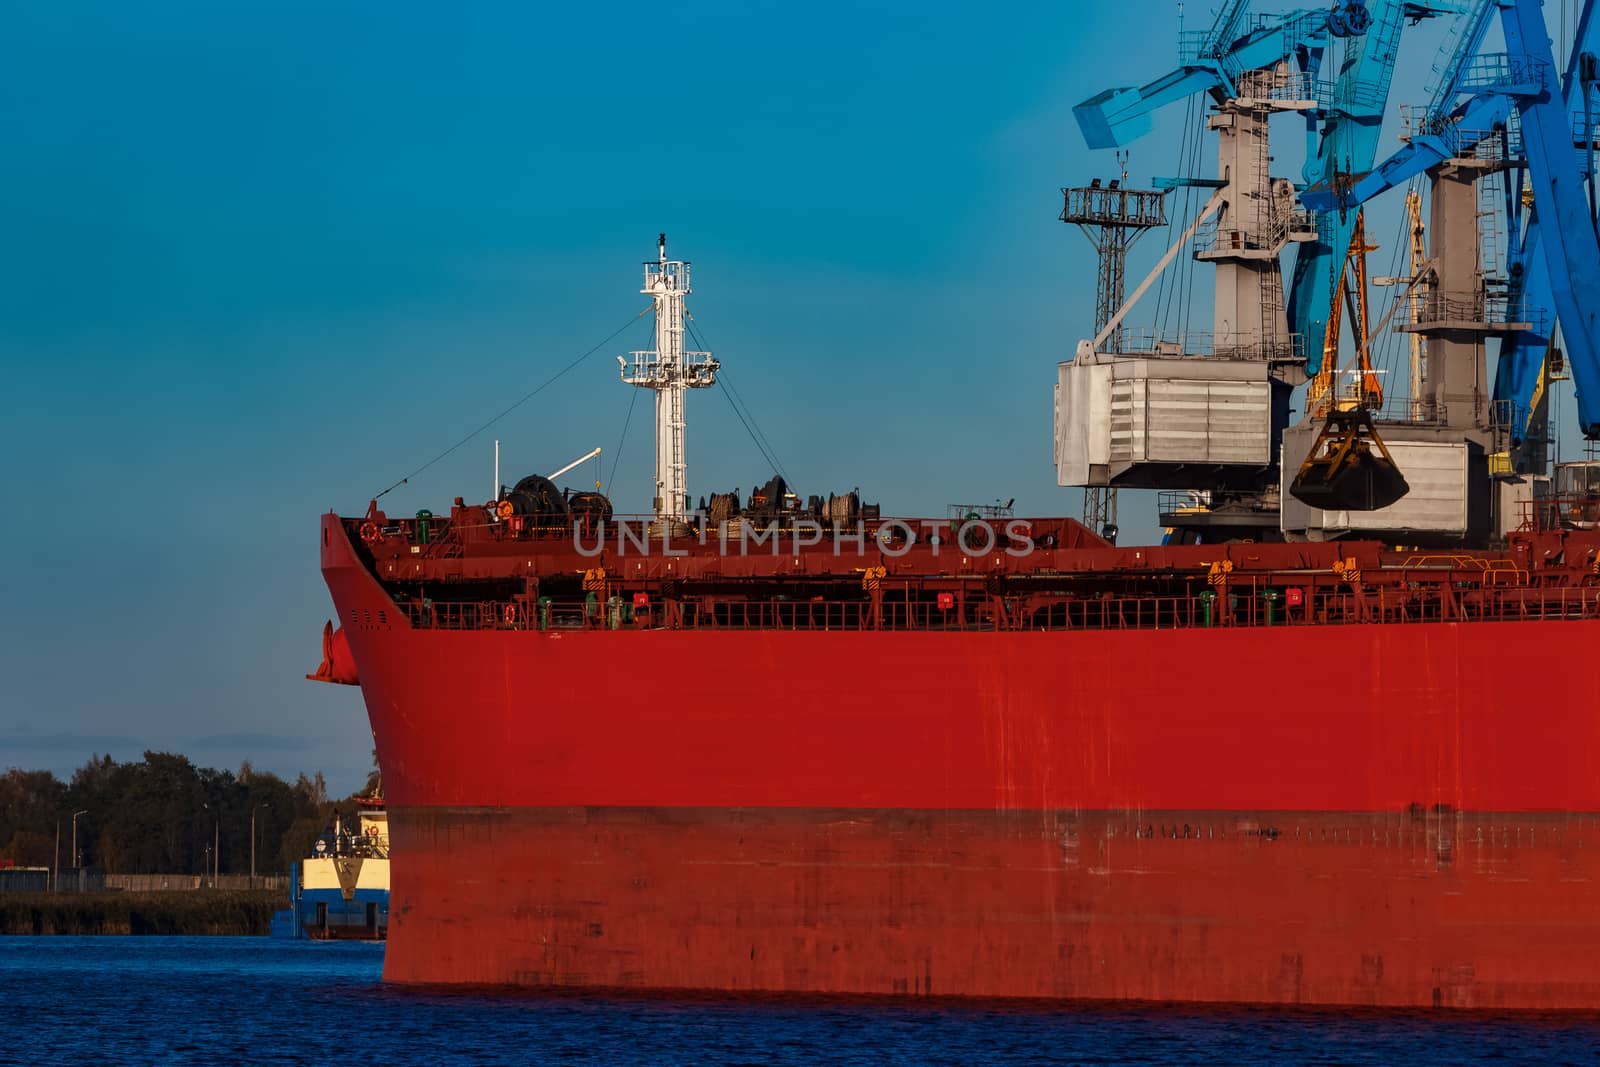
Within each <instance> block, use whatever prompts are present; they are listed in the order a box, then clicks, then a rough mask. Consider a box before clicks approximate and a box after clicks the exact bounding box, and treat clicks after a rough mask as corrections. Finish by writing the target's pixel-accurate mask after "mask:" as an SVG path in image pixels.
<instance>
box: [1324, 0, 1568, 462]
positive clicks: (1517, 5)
mask: <svg viewBox="0 0 1600 1067" xmlns="http://www.w3.org/2000/svg"><path fill="white" fill-rule="evenodd" d="M1495 15H1498V16H1499V20H1500V26H1501V32H1502V34H1503V35H1504V37H1505V46H1506V51H1505V52H1504V53H1501V54H1490V53H1481V52H1480V51H1479V49H1480V48H1481V46H1482V42H1483V37H1484V31H1485V30H1486V29H1487V27H1488V24H1489V21H1490V20H1491V18H1492V17H1493V16H1495ZM1475 21H1476V25H1475V27H1474V31H1473V33H1471V34H1470V35H1468V41H1469V44H1470V49H1468V50H1465V51H1464V52H1463V54H1462V55H1461V56H1460V59H1459V62H1458V64H1457V68H1456V70H1455V71H1454V72H1453V73H1454V77H1453V79H1452V81H1451V83H1450V86H1449V89H1450V91H1451V95H1450V96H1447V97H1446V101H1445V102H1446V103H1447V104H1448V103H1453V95H1456V94H1466V93H1470V94H1471V95H1469V96H1467V97H1466V99H1464V100H1462V101H1460V102H1459V103H1453V106H1450V107H1449V110H1443V109H1437V110H1434V111H1432V112H1430V113H1429V114H1428V115H1427V116H1426V117H1425V119H1424V120H1423V121H1421V122H1419V123H1417V124H1416V125H1415V127H1414V129H1413V132H1412V136H1411V137H1410V139H1409V142H1408V143H1407V145H1406V146H1405V147H1404V148H1402V149H1401V150H1400V151H1399V152H1397V153H1395V154H1394V155H1393V156H1392V157H1390V158H1389V159H1388V160H1386V161H1384V162H1383V163H1382V164H1380V165H1379V166H1378V167H1376V168H1375V169H1373V170H1372V171H1371V172H1369V173H1367V174H1365V175H1360V176H1358V177H1354V178H1352V179H1350V180H1348V181H1345V182H1342V183H1341V182H1335V183H1328V184H1324V185H1323V186H1321V187H1318V188H1313V189H1311V190H1308V191H1307V192H1306V193H1305V194H1303V195H1302V200H1303V202H1305V203H1306V205H1307V206H1308V207H1310V208H1311V209H1313V210H1323V211H1326V210H1332V209H1334V208H1335V207H1338V208H1343V209H1346V210H1348V209H1349V208H1351V207H1355V206H1358V205H1360V204H1362V203H1365V202H1366V201H1367V200H1370V199H1372V198H1373V197H1374V196H1377V195H1379V194H1380V193H1382V192H1384V191H1386V190H1388V189H1391V188H1395V187H1396V186H1398V185H1400V184H1402V183H1404V182H1406V181H1409V180H1410V179H1411V178H1412V177H1413V176H1415V175H1418V174H1422V173H1424V172H1427V171H1430V170H1432V169H1433V168H1435V167H1438V166H1440V165H1442V164H1445V163H1448V162H1449V161H1450V160H1452V159H1456V158H1460V157H1461V156H1462V155H1463V154H1464V153H1470V152H1472V151H1473V150H1475V148H1476V147H1477V145H1478V143H1479V141H1480V140H1481V138H1482V137H1483V135H1484V134H1486V133H1488V132H1490V131H1498V132H1501V133H1502V134H1503V133H1504V131H1506V130H1507V127H1508V125H1509V124H1510V123H1511V122H1512V120H1513V118H1514V119H1515V120H1516V122H1517V126H1518V128H1519V129H1520V133H1521V140H1522V148H1521V152H1520V158H1519V159H1517V160H1516V161H1515V163H1516V164H1517V167H1516V170H1515V171H1514V173H1517V172H1520V174H1521V177H1522V178H1523V180H1524V181H1525V182H1526V185H1527V187H1528V188H1529V189H1530V190H1531V193H1532V197H1531V204H1529V205H1528V207H1527V212H1526V216H1525V218H1524V217H1521V214H1522V213H1521V207H1522V203H1523V197H1522V195H1521V190H1522V186H1523V182H1522V181H1516V182H1511V183H1508V189H1509V190H1510V194H1511V195H1509V196H1508V198H1507V209H1508V213H1509V216H1510V218H1509V226H1508V229H1509V231H1510V232H1511V234H1512V236H1513V242H1514V243H1513V249H1512V254H1511V256H1510V259H1509V264H1510V292H1509V293H1508V300H1511V299H1515V300H1517V301H1518V302H1519V303H1520V304H1522V305H1523V306H1530V307H1538V306H1540V305H1541V304H1545V305H1546V306H1549V307H1552V308H1553V309H1554V311H1555V313H1556V316H1557V318H1558V320H1559V321H1560V323H1561V327H1562V331H1563V333H1564V334H1565V336H1566V339H1567V346H1568V351H1569V355H1570V364H1571V368H1570V369H1571V373H1572V377H1573V380H1574V382H1575V384H1576V387H1577V393H1578V416H1579V421H1580V425H1581V429H1582V431H1583V433H1584V435H1585V436H1586V437H1588V438H1590V439H1597V438H1600V307H1596V306H1595V305H1594V304H1593V303H1592V302H1587V301H1580V294H1583V295H1585V296H1587V295H1588V294H1592V293H1594V292H1597V291H1600V239H1597V238H1596V232H1595V222H1594V203H1595V194H1594V184H1595V181H1594V179H1595V166H1594V162H1595V161H1594V147H1593V146H1594V143H1595V137H1596V128H1595V121H1594V120H1595V114H1594V103H1595V95H1594V94H1595V84H1596V81H1597V80H1600V79H1597V69H1596V68H1597V66H1600V64H1597V60H1596V54H1597V52H1600V24H1597V23H1600V20H1597V19H1595V17H1594V0H1585V3H1584V6H1583V9H1582V13H1581V15H1580V17H1579V19H1578V32H1577V37H1576V39H1575V41H1574V44H1573V48H1572V54H1571V60H1570V62H1569V63H1568V66H1567V70H1566V74H1565V78H1564V80H1563V82H1562V84H1561V87H1560V89H1561V91H1560V93H1559V94H1557V93H1554V92H1552V91H1551V90H1552V85H1551V82H1552V80H1553V72H1554V70H1555V60H1554V55H1553V53H1552V50H1551V45H1550V38H1549V31H1548V29H1547V27H1546V26H1545V22H1544V14H1543V11H1542V4H1541V3H1540V2H1539V0H1483V2H1481V3H1480V4H1479V5H1478V8H1477V10H1476V12H1475ZM1575 114H1576V115H1577V116H1578V121H1579V122H1581V123H1582V125H1581V126H1580V127H1579V129H1580V130H1581V131H1583V132H1582V133H1580V134H1579V135H1578V136H1577V137H1575V136H1574V121H1573V119H1574V115H1575ZM1580 147H1582V148H1583V149H1584V153H1583V155H1582V156H1580V154H1579V151H1578V149H1579V148H1580ZM1519 332H1522V333H1528V334H1535V331H1519ZM1545 340H1546V338H1545V337H1543V336H1538V335H1537V334H1535V335H1534V336H1527V337H1519V338H1513V339H1511V340H1510V342H1509V343H1506V344H1503V346H1502V359H1501V366H1500V368H1499V374H1498V375H1497V380H1496V386H1495V395H1496V397H1497V399H1501V400H1504V401H1508V402H1510V403H1511V404H1512V405H1515V406H1516V408H1517V409H1518V410H1523V411H1525V410H1526V407H1527V404H1528V401H1529V400H1530V399H1531V397H1532V395H1533V392H1534V390H1535V388H1536V386H1537V383H1538V379H1539V367H1540V365H1541V364H1542V362H1543V353H1544V343H1545Z"/></svg>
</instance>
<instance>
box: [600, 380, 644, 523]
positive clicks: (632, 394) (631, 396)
mask: <svg viewBox="0 0 1600 1067" xmlns="http://www.w3.org/2000/svg"><path fill="white" fill-rule="evenodd" d="M638 399H639V390H637V389H629V390H628V414H627V415H625V416H624V417H623V419H622V436H621V437H620V438H619V439H618V440H617V451H616V454H615V455H613V456H612V457H611V476H610V477H609V478H607V479H606V489H605V495H606V496H608V497H609V496H610V495H611V483H612V482H614V481H616V480H617V464H619V463H621V462H622V446H623V445H625V444H627V443H628V423H630V422H632V421H633V405H634V402H635V401H637V400H638Z"/></svg>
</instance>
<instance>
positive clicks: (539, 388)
mask: <svg viewBox="0 0 1600 1067" xmlns="http://www.w3.org/2000/svg"><path fill="white" fill-rule="evenodd" d="M654 310H655V304H653V303H652V304H651V305H650V306H649V307H646V308H645V309H644V310H643V311H640V312H639V314H637V315H635V316H633V318H631V319H629V320H628V321H627V322H625V323H623V324H622V325H621V326H618V327H617V328H616V329H615V330H612V331H611V332H610V333H609V334H607V335H606V336H605V338H604V340H602V341H600V342H599V343H598V344H596V345H595V346H594V347H593V348H591V349H589V350H588V351H586V352H584V353H583V355H581V356H579V357H578V358H577V359H574V360H573V361H572V362H571V363H568V364H567V365H566V366H565V367H562V368H561V369H560V370H558V371H556V372H555V373H554V374H552V375H551V376H550V377H548V378H546V379H545V380H544V381H543V382H541V383H539V384H538V385H536V386H534V387H533V388H532V389H530V390H528V391H527V392H526V393H524V394H522V397H521V398H520V399H518V400H517V402H516V403H514V404H512V405H511V406H510V407H508V408H506V409H505V410H504V411H502V412H500V414H498V415H496V416H495V417H494V418H492V419H490V420H489V421H488V422H486V423H484V424H483V425H482V426H479V427H478V428H477V429H476V430H473V431H472V432H471V433H469V434H467V436H465V437H463V438H462V439H461V440H459V441H457V442H456V443H455V444H453V445H451V446H450V447H449V448H447V449H445V450H444V451H443V452H440V453H439V454H438V455H437V456H434V457H433V458H432V459H430V460H428V462H426V463H424V464H423V465H422V466H420V467H418V468H417V469H416V470H414V471H412V472H411V473H410V474H408V475H406V476H405V477H404V478H401V479H400V480H399V481H398V482H395V483H394V484H393V485H391V486H390V487H389V488H388V489H385V490H384V491H383V492H381V493H379V494H378V495H377V496H375V497H373V498H372V499H373V500H379V499H381V498H382V497H384V496H385V495H387V494H388V493H390V492H391V491H393V490H395V489H398V488H400V487H401V486H402V485H405V484H406V483H407V482H409V481H411V479H413V478H415V477H416V476H417V475H419V474H421V473H422V472H423V471H425V470H427V469H428V468H429V467H431V466H433V465H434V464H435V463H437V462H439V461H440V460H441V459H444V458H445V457H446V456H448V455H449V454H450V453H452V452H454V451H455V450H456V449H458V448H460V447H461V446H462V445H464V444H466V443H467V442H468V441H470V440H472V439H473V438H474V437H477V436H478V435H479V434H480V433H482V432H483V431H485V430H487V429H488V428H489V427H491V426H493V425H494V424H495V423H497V422H499V421H500V420H501V419H503V418H505V417H506V416H507V415H509V414H511V413H512V412H513V411H515V410H517V409H518V408H520V407H521V406H522V405H524V404H526V403H527V402H528V401H530V400H532V399H533V398H534V397H536V396H538V395H539V394H540V393H542V392H544V391H545V390H546V389H548V388H549V387H550V386H552V385H554V384H555V383H556V382H557V381H558V380H559V379H560V378H562V377H563V376H564V375H566V374H567V373H568V372H569V371H572V370H575V369H576V368H577V367H578V365H579V364H580V363H582V362H583V361H584V360H586V359H588V358H589V357H590V356H592V355H594V354H595V353H596V352H598V351H600V350H601V349H602V348H604V347H605V346H606V345H608V344H610V343H611V340H612V338H614V337H616V336H617V335H618V334H619V333H621V332H622V331H624V330H626V329H627V328H628V327H629V326H632V325H633V324H634V323H636V322H638V321H639V320H640V319H642V318H644V317H645V316H646V315H648V314H650V312H652V311H654Z"/></svg>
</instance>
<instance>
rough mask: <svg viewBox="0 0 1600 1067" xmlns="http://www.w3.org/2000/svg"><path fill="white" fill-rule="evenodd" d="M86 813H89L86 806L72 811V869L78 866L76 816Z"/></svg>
mask: <svg viewBox="0 0 1600 1067" xmlns="http://www.w3.org/2000/svg"><path fill="white" fill-rule="evenodd" d="M87 814H89V809H88V808H84V809H83V810H82V811H75V812H73V813H72V866H73V868H74V869H76V868H77V867H78V816H80V815H87Z"/></svg>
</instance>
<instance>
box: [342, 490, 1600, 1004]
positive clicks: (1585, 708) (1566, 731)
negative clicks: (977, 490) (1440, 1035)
mask: <svg viewBox="0 0 1600 1067" xmlns="http://www.w3.org/2000/svg"><path fill="white" fill-rule="evenodd" d="M590 521H591V520H584V522H582V523H579V530H578V536H577V537H576V538H574V536H573V534H572V532H571V531H570V530H563V529H559V528H557V529H548V530H541V529H538V528H535V527H533V526H532V525H530V524H526V523H517V522H507V521H497V520H496V519H495V517H494V515H493V511H492V509H490V508H488V507H484V506H464V505H462V504H460V503H459V502H458V503H457V505H456V506H455V507H453V508H452V509H451V511H450V516H449V518H448V519H434V518H423V519H398V520H396V519H391V518H390V517H388V516H386V515H384V514H383V513H382V512H380V511H378V510H376V509H373V510H371V511H369V512H368V514H367V515H365V516H364V517H361V518H354V519H341V518H338V517H336V516H334V515H328V516H326V517H324V519H323V522H322V531H321V539H322V566H323V572H324V574H325V575H326V578H327V582H328V586H329V588H330V590H331V591H332V594H333V598H334V601H335V603H336V604H337V607H338V614H339V619H340V622H341V623H342V624H343V625H342V629H341V630H340V631H339V633H338V634H337V635H336V636H335V637H334V639H333V640H332V641H331V643H330V648H329V650H328V652H329V654H328V656H327V657H326V659H327V662H326V663H325V664H324V669H323V671H322V672H321V673H322V674H323V675H324V676H325V677H328V678H330V679H335V680H342V681H355V680H356V679H357V676H358V675H359V682H360V685H361V687H362V689H363V692H364V695H365V697H366V703H367V708H368V712H369V714H370V716H371V720H372V727H373V732H374V734H375V736H376V739H377V746H378V755H379V760H380V762H381V764H382V767H383V772H384V784H385V787H386V788H387V790H388V793H389V803H390V809H389V810H390V820H391V825H392V833H393V844H394V856H395V862H394V872H393V873H394V879H393V901H392V902H393V908H392V916H393V918H392V925H391V928H390V942H389V948H388V955H387V958H386V961H385V977H386V979H388V980H389V981H394V982H401V983H433V982H461V983H492V984H516V985H531V986H560V987H570V986H586V987H587V986H593V987H632V988H650V989H708V990H781V991H807V992H825V993H884V994H893V993H916V994H924V995H928V994H931V995H960V996H1008V997H1105V998H1118V999H1123V998H1134V999H1153V1000H1205V1001H1268V1002H1289V1003H1327V1004H1382V1005H1423V1006H1427V1005H1450V1006H1463V1007H1468V1006H1470V1007H1485V1008H1580V1007H1593V1006H1594V1005H1595V1004H1597V1003H1600V922H1597V920H1596V914H1597V910H1596V904H1597V895H1596V891H1595V888H1594V881H1593V879H1594V878H1595V877H1597V876H1600V869H1597V868H1600V859H1597V858H1596V856H1597V854H1600V853H1597V848H1600V823H1597V816H1596V814H1595V813H1597V812H1600V766H1597V762H1600V757H1597V755H1596V753H1597V752H1600V719H1597V718H1596V716H1595V715H1594V709H1595V708H1596V707H1597V706H1600V676H1597V675H1596V673H1595V672H1593V671H1590V670H1586V669H1583V668H1582V666H1581V664H1582V663H1583V662H1584V661H1585V650H1586V649H1587V648H1589V647H1592V646H1593V643H1594V642H1595V641H1596V640H1597V639H1600V621H1597V620H1600V586H1597V585H1596V584H1595V577H1594V572H1595V566H1596V559H1597V555H1596V549H1597V547H1600V538H1597V537H1595V536H1594V535H1593V534H1592V533H1589V532H1586V531H1564V530H1551V531H1539V530H1536V529H1530V530H1529V531H1528V532H1526V533H1524V534H1520V535H1518V536H1516V537H1514V538H1513V540H1512V543H1511V545H1510V547H1509V548H1508V550H1507V551H1505V552H1503V553H1494V554H1488V553H1451V554H1421V553H1417V554H1407V553H1394V552H1388V551H1384V550H1382V549H1381V548H1380V547H1379V546H1378V545H1376V544H1339V545H1332V544H1321V545H1281V544H1280V545H1265V544H1240V545H1223V546H1186V547H1170V548H1160V547H1142V548H1114V547H1111V546H1109V545H1107V544H1105V543H1103V542H1100V541H1099V539H1098V538H1096V537H1094V536H1093V535H1091V534H1090V533H1089V532H1088V531H1087V530H1086V529H1084V528H1083V527H1081V526H1080V525H1078V524H1077V523H1075V522H1073V521H1071V520H1042V521H1041V520H1031V521H1023V520H1012V524H1011V526H1010V530H1009V533H1010V534H1012V535H1020V536H1008V531H1007V530H1006V528H1005V527H1004V526H1003V524H1000V523H989V522H985V521H977V522H968V523H965V524H963V526H964V528H965V534H966V536H965V540H966V542H967V544H968V546H969V548H971V549H972V551H963V549H962V548H961V547H960V546H957V545H955V544H954V542H953V541H952V539H951V538H952V534H951V531H950V528H949V527H948V526H946V525H945V524H930V525H929V526H923V525H922V524H907V525H909V526H912V527H913V528H915V529H916V535H915V536H913V537H907V536H906V535H905V528H904V527H902V526H900V525H898V524H890V523H887V522H881V521H880V522H873V521H867V522H863V523H862V524H861V527H860V529H861V530H862V531H863V533H864V537H863V538H862V539H861V541H860V542H857V541H856V540H855V539H854V537H851V538H850V539H848V540H846V541H845V542H844V543H843V545H842V546H837V545H836V543H835V542H834V540H833V530H832V529H831V528H830V529H829V530H828V533H827V536H825V537H824V539H823V542H822V543H821V544H805V545H802V546H801V547H799V548H796V547H795V546H794V544H793V541H794V539H795V537H794V535H793V532H792V529H791V533H787V534H780V535H779V537H778V545H777V551H776V552H775V551H774V548H773V546H772V542H771V541H770V540H769V541H768V542H767V543H765V544H762V545H761V546H759V547H756V548H752V549H751V550H750V551H749V554H746V555H740V554H738V552H737V550H736V549H730V550H729V551H728V552H727V553H724V551H723V549H722V546H721V544H720V543H719V539H718V536H717V533H716V532H715V531H713V532H711V533H710V534H709V536H707V538H706V541H707V543H706V544H705V545H701V544H700V543H699V540H698V538H697V537H695V536H679V537H673V538H669V539H668V540H667V542H666V543H665V544H663V543H662V541H661V538H660V536H659V531H660V529H661V528H662V527H661V525H660V524H659V523H654V522H649V523H647V522H645V521H640V522H636V523H631V524H629V523H618V522H615V521H614V522H613V523H611V524H610V526H611V527H612V529H613V533H612V534H608V536H607V540H606V544H605V548H604V550H603V551H601V552H600V553H599V554H597V555H586V554H582V553H588V552H592V551H593V549H594V545H595V531H594V529H593V527H588V528H586V527H585V523H588V522H590ZM619 526H620V527H621V528H623V529H626V530H628V531H629V532H630V533H632V534H633V538H629V537H623V538H622V539H621V541H622V544H623V550H622V551H618V548H617V544H618V542H617V540H616V539H615V530H616V528H617V527H619ZM940 527H943V531H942V532H943V534H944V538H945V540H944V541H943V542H941V543H939V544H934V543H933V541H932V535H933V533H934V532H937V531H938V530H939V529H940ZM652 528H654V529H655V531H656V533H657V537H656V540H655V541H653V542H651V543H650V547H651V549H653V551H646V552H641V551H638V550H636V547H635V546H636V544H637V541H636V540H635V538H636V539H643V538H645V537H646V536H647V535H648V533H649V531H650V530H651V529H652ZM724 529H726V527H724ZM856 529H857V528H856V527H853V526H852V527H851V528H849V529H848V532H849V533H850V534H852V535H853V534H854V533H855V532H856ZM986 531H987V532H986ZM958 532H959V531H958ZM990 532H992V533H993V535H994V540H995V541H996V542H997V547H996V548H994V549H993V550H992V551H989V552H987V553H984V554H982V555H979V554H977V553H976V551H975V550H976V549H977V548H980V547H982V546H983V545H984V544H985V543H987V542H988V541H989V540H990ZM812 536H814V533H813V532H812V531H811V530H809V528H808V529H806V530H804V531H802V532H801V534H800V537H799V539H800V540H802V541H809V540H810V539H811V537H812ZM1024 539H1027V540H1031V541H1032V543H1033V545H1032V550H1031V551H1028V552H1025V553H1021V552H1020V551H1019V554H1015V555H1013V554H1008V552H1007V551H1006V549H1007V548H1010V549H1018V546H1019V545H1021V544H1023V543H1024ZM734 543H735V544H737V541H735V542H734ZM858 544H860V545H861V546H862V547H861V550H860V555H859V556H857V555H856V554H855V553H856V549H857V545H858ZM1001 546H1003V547H1001ZM836 547H838V548H839V553H840V554H837V555H836V554H835V549H836ZM668 549H670V551H671V552H674V553H677V552H680V551H681V552H684V553H685V554H683V555H667V554H665V552H666V551H667V550H668ZM580 550H581V551H580ZM689 663H697V664H705V665H710V667H709V669H702V670H695V671H687V670H685V669H684V665H685V664H689ZM1508 664H1514V665H1516V668H1515V669H1511V668H1508ZM646 679H650V680H653V681H652V684H648V685H647V684H646V681H645V680H646ZM662 679H668V680H671V681H670V684H665V685H663V684H659V683H660V681H661V680H662Z"/></svg>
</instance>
